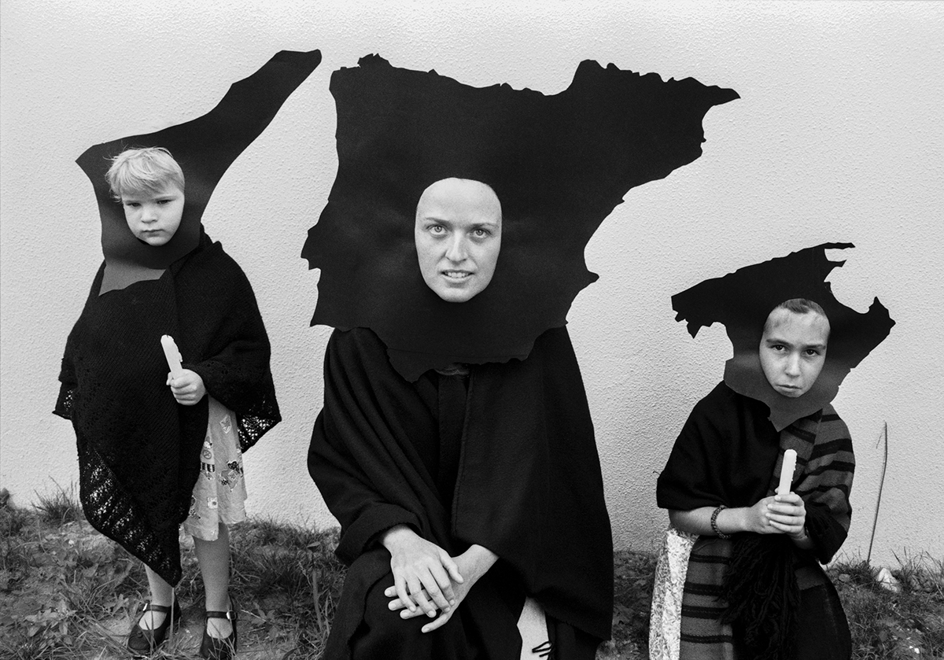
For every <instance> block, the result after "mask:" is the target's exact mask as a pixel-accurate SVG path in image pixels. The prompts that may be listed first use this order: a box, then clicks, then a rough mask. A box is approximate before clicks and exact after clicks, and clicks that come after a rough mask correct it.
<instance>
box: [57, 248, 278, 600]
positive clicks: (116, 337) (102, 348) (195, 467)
mask: <svg viewBox="0 0 944 660" xmlns="http://www.w3.org/2000/svg"><path fill="white" fill-rule="evenodd" d="M103 270H104V265H103V266H102V268H100V269H99V271H98V274H97V275H96V277H95V280H94V282H93V283H92V288H91V291H90V293H89V297H88V300H87V301H86V303H85V308H84V309H83V311H82V315H81V316H80V317H79V320H78V321H77V322H76V324H75V327H74V328H73V329H72V332H71V333H70V335H69V339H68V341H67V343H66V350H65V355H64V357H63V359H62V370H61V372H60V375H59V380H60V381H61V382H62V386H61V389H60V393H59V399H58V401H57V403H56V409H55V412H56V414H58V415H61V416H62V417H65V418H67V419H71V420H72V425H73V427H74V428H75V433H76V439H77V442H78V454H79V470H80V476H79V486H80V499H81V501H82V506H83V508H84V510H85V515H86V517H87V518H88V520H89V522H90V523H91V524H92V525H93V526H94V527H95V528H96V529H98V530H99V531H101V532H102V533H103V534H105V535H107V536H109V537H111V538H112V539H114V540H115V541H117V542H118V543H120V544H121V545H122V546H124V547H125V548H126V549H127V550H128V551H129V552H131V553H132V554H133V555H135V556H136V557H138V558H139V559H141V561H143V562H144V563H145V564H147V565H148V566H149V567H150V568H152V569H153V570H154V571H155V572H156V573H158V574H159V575H160V576H161V577H162V578H163V579H165V580H167V582H169V583H170V584H176V583H177V582H178V581H179V580H180V577H181V568H180V550H179V547H178V541H177V534H178V525H179V524H180V523H181V522H183V521H184V520H185V519H186V517H187V514H188V512H189V508H190V501H191V492H192V490H193V486H194V483H195V482H196V479H197V476H198V472H199V465H200V460H199V452H200V447H201V446H202V443H203V438H204V436H205V434H206V425H207V398H206V397H204V398H203V399H202V400H201V401H200V402H199V403H198V404H197V405H195V406H181V405H178V404H177V402H176V401H175V400H174V397H173V395H172V394H171V392H170V388H169V387H167V385H165V382H166V380H167V372H168V367H167V362H166V360H165V358H164V354H163V351H162V349H161V344H160V338H161V335H164V334H169V335H171V336H172V337H174V339H175V340H176V342H177V345H178V347H179V348H180V353H181V355H182V356H183V361H184V367H185V368H188V369H192V370H193V371H195V372H197V373H198V374H200V376H201V377H202V378H203V382H204V384H205V385H206V389H207V392H208V394H209V395H210V396H213V397H214V398H216V399H217V400H218V401H220V402H221V403H222V404H223V405H224V406H226V407H227V408H229V409H230V410H232V411H233V412H234V413H235V414H236V418H237V426H238V431H239V441H240V445H241V446H242V449H244V450H245V449H248V448H249V447H251V446H252V445H253V444H254V443H255V442H256V441H257V440H258V439H259V438H260V437H261V436H262V434H264V433H265V432H266V431H268V430H269V429H270V428H272V426H274V425H275V424H276V423H278V421H279V420H280V419H281V417H280V415H279V410H278V405H277V403H276V400H275V389H274V386H273V383H272V375H271V373H270V372H269V352H270V349H269V340H268V337H267V336H266V332H265V327H264V326H263V323H262V317H261V315H260V314H259V308H258V306H257V305H256V300H255V296H254V295H253V292H252V288H251V286H250V284H249V281H248V280H247V279H246V276H245V274H243V272H242V270H241V269H240V268H239V266H238V265H237V264H236V262H235V261H233V259H232V258H230V257H229V256H228V255H227V254H226V253H225V252H224V251H223V248H222V246H221V245H220V244H219V243H212V241H210V239H209V238H208V237H207V236H206V234H203V235H202V236H201V241H200V245H199V247H198V248H197V249H196V250H194V251H193V252H191V253H190V254H189V255H188V256H185V257H184V258H182V259H180V260H178V261H177V262H175V263H174V264H172V266H171V267H170V268H169V269H168V270H167V271H166V272H165V273H164V274H163V275H162V276H161V277H160V279H157V280H145V281H140V282H136V283H134V284H131V285H130V286H128V287H127V288H125V289H121V290H115V291H110V292H108V293H106V294H103V295H101V296H100V295H99V290H100V288H101V281H102V275H103Z"/></svg>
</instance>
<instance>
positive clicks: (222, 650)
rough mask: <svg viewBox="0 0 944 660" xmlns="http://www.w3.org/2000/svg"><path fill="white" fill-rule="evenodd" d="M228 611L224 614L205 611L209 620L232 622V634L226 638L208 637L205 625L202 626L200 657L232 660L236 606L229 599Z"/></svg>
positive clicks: (234, 645)
mask: <svg viewBox="0 0 944 660" xmlns="http://www.w3.org/2000/svg"><path fill="white" fill-rule="evenodd" d="M229 606H230V609H229V610H227V611H225V612H212V611H209V610H208V611H207V613H206V618H207V622H209V620H210V619H228V620H230V621H232V622H233V632H231V633H230V634H229V636H228V637H223V638H222V639H221V638H219V637H210V633H209V632H208V631H207V627H206V624H204V626H203V642H202V643H201V644H200V657H202V658H207V660H232V658H233V657H234V656H235V655H236V618H237V617H236V604H235V603H234V602H233V601H232V599H230V605H229Z"/></svg>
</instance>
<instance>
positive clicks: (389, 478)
mask: <svg viewBox="0 0 944 660" xmlns="http://www.w3.org/2000/svg"><path fill="white" fill-rule="evenodd" d="M428 376H429V373H428V374H427V375H426V376H424V377H421V378H420V379H418V380H417V381H416V382H413V383H411V382H409V381H407V380H406V379H404V378H403V377H402V376H400V375H399V374H398V373H397V371H396V370H395V369H394V367H393V366H392V365H391V363H390V360H389V358H388V357H387V352H386V346H385V345H384V344H383V343H382V342H381V341H380V340H379V339H378V338H377V336H376V335H375V334H374V333H373V332H372V331H370V330H367V329H364V328H355V329H353V330H350V331H347V332H344V331H337V330H336V331H335V332H334V334H333V335H332V337H331V341H330V342H329V344H328V349H327V354H326V358H325V405H324V409H323V410H322V412H321V414H320V415H319V416H318V419H317V421H316V422H315V428H314V432H313V434H312V441H311V447H310V450H309V455H308V469H309V472H310V473H311V475H312V478H313V479H314V480H315V482H316V484H317V485H318V488H319V489H320V491H321V493H322V495H323V496H324V499H325V501H326V502H327V504H328V507H329V508H330V510H331V512H332V513H333V514H334V515H335V516H336V517H337V518H338V520H339V521H340V523H341V541H340V543H339V545H338V549H337V554H338V556H339V557H340V558H341V560H342V561H344V562H345V563H347V564H352V563H354V562H355V561H357V560H358V559H363V560H364V561H365V562H367V563H368V564H369V567H368V570H367V571H366V576H365V575H363V573H364V571H361V572H360V573H361V574H362V577H361V578H360V579H359V580H357V581H355V580H352V579H348V581H347V582H346V584H345V590H344V593H343V595H342V598H341V603H340V605H339V609H338V615H337V617H336V619H335V622H334V627H333V628H332V640H331V642H330V643H329V653H328V655H327V656H326V657H332V658H334V657H344V654H345V651H344V650H343V649H344V648H345V644H346V642H347V640H348V639H349V637H350V636H351V635H352V634H353V632H354V630H355V628H356V626H357V625H358V623H359V622H360V621H361V620H362V619H363V607H364V602H363V601H364V596H365V593H366V590H367V589H369V588H370V587H371V586H372V585H373V584H374V583H376V582H377V580H380V579H381V578H383V577H384V576H385V575H389V572H390V564H389V555H388V554H387V553H386V551H383V552H382V553H376V552H374V553H372V552H370V551H371V550H372V549H376V548H377V547H378V544H377V543H376V537H377V535H378V534H379V533H380V532H382V531H384V530H386V529H388V528H390V527H392V526H394V525H397V524H401V523H403V524H407V525H410V526H411V527H412V528H413V529H414V530H415V531H416V532H417V533H418V534H420V535H421V536H422V537H424V538H426V539H428V540H430V541H433V542H435V543H437V544H438V545H440V546H441V547H443V548H444V549H445V550H447V551H448V552H449V553H450V554H452V555H454V556H455V555H456V554H458V553H459V552H461V551H462V550H464V549H465V548H466V547H468V545H470V544H473V543H478V544H481V545H483V546H485V547H487V548H489V549H490V550H492V551H493V552H495V553H496V554H497V555H498V556H499V557H500V562H499V564H496V567H498V566H499V565H500V564H501V565H503V566H504V567H506V568H509V569H510V570H511V571H512V572H513V574H514V575H515V576H516V577H517V579H518V580H519V581H520V583H521V584H522V585H523V589H524V591H525V592H526V594H527V595H529V596H531V597H533V598H535V599H536V600H537V601H538V602H539V603H540V604H541V605H542V606H543V607H544V609H545V611H546V612H547V613H548V615H550V616H552V617H554V618H555V619H556V620H558V621H562V622H565V623H567V624H569V625H571V626H573V627H575V628H577V629H579V630H582V631H584V632H586V633H588V634H590V635H592V636H594V637H597V638H600V639H605V638H608V637H609V633H610V623H611V618H612V590H613V580H612V578H613V566H612V561H613V555H612V552H613V547H612V539H611V535H610V525H609V519H608V517H607V513H606V508H605V503H604V499H603V483H602V477H601V473H600V466H599V459H598V457H597V450H596V445H595V442H594V435H593V425H592V422H591V419H590V413H589V409H588V406H587V400H586V395H585V393H584V389H583V381H582V380H581V377H580V372H579V369H578V366H577V361H576V358H575V356H574V352H573V347H572V346H571V344H570V338H569V336H568V334H567V331H566V329H564V328H556V329H552V330H548V331H547V332H545V333H544V334H543V335H541V336H540V337H539V339H538V340H537V342H536V343H535V346H534V350H533V352H532V353H531V355H530V356H529V357H528V359H526V360H524V361H518V360H512V361H511V362H508V363H503V364H495V363H492V364H484V365H473V366H472V367H471V375H470V381H469V392H468V396H467V407H466V415H465V426H464V430H463V434H462V440H461V455H460V459H459V470H458V476H457V478H456V482H455V490H454V492H453V500H452V504H451V508H450V509H448V510H447V509H446V507H445V506H444V505H443V503H442V498H440V497H439V495H438V490H437V482H436V475H432V474H430V473H429V470H428V469H427V466H426V464H424V460H423V459H422V458H421V456H420V453H419V452H418V451H417V447H418V446H421V445H422V443H423V442H428V439H429V438H433V442H434V443H435V442H437V441H438V440H437V439H438V435H439V432H440V431H439V429H440V420H438V419H437V415H438V409H437V406H436V396H437V392H436V385H435V383H436V381H435V380H433V379H431V378H429V377H428ZM418 438H419V439H422V440H419V441H418V440H417V439H418ZM381 549H382V548H381ZM496 567H493V569H492V571H496ZM361 568H363V562H362V566H361ZM499 570H501V569H499ZM492 571H490V573H491V572H492ZM353 572H354V571H353V569H352V573H353ZM483 580H484V579H483ZM478 589H479V584H476V586H475V588H473V589H472V591H471V592H470V594H469V597H468V598H467V599H466V600H465V601H464V602H463V604H462V607H463V608H468V613H469V616H470V617H471V618H472V619H473V620H475V621H476V623H477V625H478V626H479V628H480V629H481V630H484V631H487V632H485V633H484V634H485V635H491V634H499V632H498V631H495V630H492V629H490V628H489V626H492V625H497V626H504V628H503V630H502V631H501V633H502V634H503V633H504V632H505V631H506V630H507V628H508V626H510V627H511V630H512V631H513V634H514V635H517V631H516V630H515V629H514V626H515V624H516V619H512V620H511V621H510V622H507V621H506V622H498V623H495V620H494V616H495V615H494V612H490V611H489V607H488V602H487V601H483V600H482V599H476V598H473V597H472V596H473V594H475V593H476V591H477V590H478ZM442 630H445V628H443V629H442ZM335 654H337V655H335Z"/></svg>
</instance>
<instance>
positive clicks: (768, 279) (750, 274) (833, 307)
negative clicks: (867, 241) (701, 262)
mask: <svg viewBox="0 0 944 660" xmlns="http://www.w3.org/2000/svg"><path fill="white" fill-rule="evenodd" d="M851 247H854V246H853V245H852V243H824V244H822V245H817V246H815V247H810V248H806V249H804V250H800V251H798V252H792V253H790V254H789V255H787V256H785V257H779V258H776V259H771V260H770V261H765V262H763V263H760V264H756V265H753V266H746V267H744V268H740V269H738V270H736V271H734V272H733V273H730V274H728V275H725V276H724V277H718V278H714V279H710V280H705V281H704V282H702V283H701V284H696V285H695V286H693V287H692V288H690V289H687V290H685V291H683V292H681V293H678V294H676V295H674V296H672V309H674V310H675V311H676V312H678V314H677V315H676V317H675V320H676V321H686V322H687V327H688V332H689V333H690V334H691V336H692V337H694V336H695V335H697V334H698V330H699V329H700V328H702V327H708V326H710V325H711V324H712V323H721V324H722V325H724V327H725V331H726V332H727V334H728V338H729V339H730V340H731V344H732V345H733V347H734V357H732V358H731V359H730V360H728V361H727V363H725V369H724V381H725V383H727V384H728V386H729V387H730V388H731V389H733V390H734V391H735V392H738V393H740V394H743V395H744V396H748V397H751V398H753V399H757V400H759V401H763V402H764V403H766V404H767V405H768V406H769V407H770V421H771V422H772V423H773V425H774V427H775V428H776V429H777V430H778V431H779V430H781V429H783V428H785V427H786V426H788V425H789V424H790V423H791V422H793V421H794V420H796V419H799V418H801V417H805V416H807V415H810V414H812V413H814V412H816V411H818V410H820V409H822V408H823V406H825V405H826V404H827V403H829V402H830V401H832V400H833V398H835V396H836V394H837V393H838V391H839V385H840V384H841V383H842V381H843V379H844V378H845V377H846V375H847V374H848V373H849V371H850V370H852V369H854V368H855V367H856V366H857V365H858V364H859V363H860V362H861V361H862V360H863V359H864V358H865V356H867V355H868V354H869V353H870V352H871V351H872V349H873V348H875V347H876V346H878V345H879V344H880V343H882V341H884V339H885V338H886V337H887V336H888V333H889V332H890V331H891V328H892V326H894V325H895V322H894V321H893V320H892V319H891V318H890V317H889V314H888V310H887V309H886V308H885V307H884V306H883V305H882V303H880V302H879V301H878V298H875V299H874V300H873V302H872V304H871V306H870V307H869V310H868V312H866V313H865V314H860V313H859V312H857V311H855V310H854V309H851V308H849V307H846V306H845V305H843V304H842V303H840V302H839V301H838V300H836V297H835V296H834V295H833V292H832V287H831V286H830V284H829V282H827V281H826V277H827V276H828V275H829V273H830V272H831V271H832V269H833V268H837V267H840V266H842V265H843V264H844V263H845V262H844V261H830V260H829V258H828V257H827V256H826V250H836V249H839V250H844V249H846V248H851ZM791 298H806V299H808V300H813V301H815V302H817V303H819V305H820V306H821V307H822V308H823V311H825V312H826V316H827V317H828V318H829V325H830V333H829V342H828V347H827V350H826V361H825V364H824V365H823V370H822V372H820V376H819V378H818V379H817V380H816V383H815V385H813V387H812V388H811V389H810V390H809V391H808V392H807V393H806V394H804V395H803V396H801V397H798V398H795V399H791V398H788V397H785V396H782V395H780V394H778V393H777V392H776V391H775V390H774V389H773V388H772V387H771V386H770V384H769V383H768V382H767V379H766V377H765V376H764V373H763V371H762V369H761V366H760V357H759V353H758V348H759V346H760V340H761V337H762V336H763V331H764V323H765V321H766V320H767V316H768V315H769V314H770V312H771V310H772V309H773V308H774V307H776V306H777V305H779V304H780V303H782V302H784V301H786V300H789V299H791Z"/></svg>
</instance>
